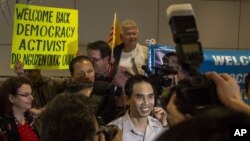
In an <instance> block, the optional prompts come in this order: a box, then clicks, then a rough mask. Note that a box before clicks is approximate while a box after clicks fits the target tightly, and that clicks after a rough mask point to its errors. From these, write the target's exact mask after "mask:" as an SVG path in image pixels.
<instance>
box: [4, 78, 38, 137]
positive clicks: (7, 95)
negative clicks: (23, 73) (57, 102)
mask: <svg viewBox="0 0 250 141" xmlns="http://www.w3.org/2000/svg"><path fill="white" fill-rule="evenodd" d="M32 101H33V95H32V89H31V83H30V81H29V80H28V79H26V78H24V77H11V78H9V79H7V80H6V81H4V82H3V83H2V85H1V87H0V139H1V141H2V140H3V141H5V140H6V141H21V140H23V141H27V140H30V141H39V137H38V134H37V132H36V131H35V129H34V128H33V127H32V123H33V118H32V117H30V116H29V113H28V110H29V109H30V108H31V107H32Z"/></svg>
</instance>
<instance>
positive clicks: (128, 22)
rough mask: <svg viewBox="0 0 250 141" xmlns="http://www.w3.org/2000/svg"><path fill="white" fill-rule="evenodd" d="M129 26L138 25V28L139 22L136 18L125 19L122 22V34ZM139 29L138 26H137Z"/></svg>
mask: <svg viewBox="0 0 250 141" xmlns="http://www.w3.org/2000/svg"><path fill="white" fill-rule="evenodd" d="M129 27H136V28H137V24H136V22H135V21H134V20H130V19H129V20H124V21H123V22H122V23H121V34H123V32H124V31H125V30H126V29H127V28H129ZM137 30H138V28H137Z"/></svg>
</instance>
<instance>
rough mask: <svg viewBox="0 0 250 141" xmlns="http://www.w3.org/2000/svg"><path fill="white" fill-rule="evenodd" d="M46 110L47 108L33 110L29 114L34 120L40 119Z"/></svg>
mask: <svg viewBox="0 0 250 141" xmlns="http://www.w3.org/2000/svg"><path fill="white" fill-rule="evenodd" d="M44 110H45V107H43V108H40V109H36V108H31V109H29V112H30V114H31V116H32V117H33V118H38V117H40V116H41V114H42V112H43V111H44Z"/></svg>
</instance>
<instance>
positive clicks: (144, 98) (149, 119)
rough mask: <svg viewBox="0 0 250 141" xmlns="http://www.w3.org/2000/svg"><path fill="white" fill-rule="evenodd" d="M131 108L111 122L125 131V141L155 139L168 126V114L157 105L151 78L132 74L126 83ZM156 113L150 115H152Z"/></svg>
mask: <svg viewBox="0 0 250 141" xmlns="http://www.w3.org/2000/svg"><path fill="white" fill-rule="evenodd" d="M125 93H126V96H127V102H128V105H129V110H128V111H127V112H126V114H125V115H124V116H122V117H120V118H118V119H116V120H114V121H112V122H111V123H109V125H111V124H113V125H116V126H118V127H119V128H120V129H121V130H122V132H123V140H124V141H153V140H154V139H155V138H157V137H158V135H160V134H161V133H162V132H163V131H164V130H166V129H167V128H164V127H167V125H168V124H167V114H166V112H165V111H164V110H163V109H162V108H160V107H155V108H154V104H155V93H154V89H153V85H152V82H151V81H150V79H149V78H148V77H146V76H143V75H135V76H132V77H131V78H130V79H128V81H127V82H126V84H125ZM151 114H152V115H154V117H153V116H150V115H151Z"/></svg>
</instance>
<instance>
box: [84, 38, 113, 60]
mask: <svg viewBox="0 0 250 141" xmlns="http://www.w3.org/2000/svg"><path fill="white" fill-rule="evenodd" d="M90 49H91V50H99V51H100V53H101V57H102V58H104V57H106V56H111V48H110V46H109V45H108V43H107V42H105V41H101V40H99V41H95V42H92V43H89V44H88V45H87V50H90Z"/></svg>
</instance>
